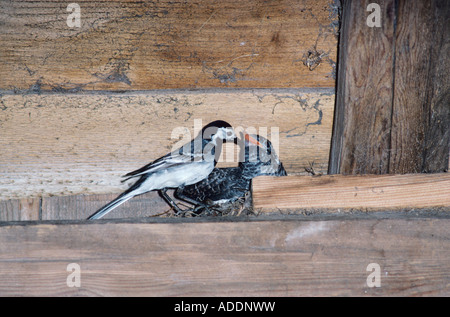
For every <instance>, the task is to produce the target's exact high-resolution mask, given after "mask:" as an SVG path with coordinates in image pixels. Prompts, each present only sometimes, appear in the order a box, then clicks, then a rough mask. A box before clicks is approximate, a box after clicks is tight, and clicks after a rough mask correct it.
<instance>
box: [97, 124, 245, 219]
mask: <svg viewBox="0 0 450 317" xmlns="http://www.w3.org/2000/svg"><path fill="white" fill-rule="evenodd" d="M235 140H236V135H235V132H234V130H233V128H232V127H231V125H230V124H229V123H228V122H225V121H222V120H217V121H214V122H211V123H209V124H208V125H206V126H205V127H204V128H203V129H202V131H201V133H199V135H198V136H197V137H196V138H194V139H193V140H192V141H191V142H190V143H187V144H185V145H184V146H182V147H181V148H179V149H177V150H175V151H172V152H170V153H168V154H167V155H164V156H163V157H160V158H159V159H157V160H155V161H153V162H151V163H149V164H147V165H145V166H143V167H142V168H140V169H138V170H135V171H133V172H130V173H128V174H126V175H124V177H126V179H125V180H124V181H126V180H128V179H130V178H135V177H139V179H138V180H137V181H136V182H135V183H134V184H133V185H132V186H131V187H130V188H129V189H127V190H126V191H125V192H123V193H122V194H121V195H119V196H118V197H117V198H116V199H114V200H113V201H111V202H110V203H108V204H107V205H105V206H104V207H102V208H100V209H99V210H97V211H96V212H95V213H94V214H93V215H91V216H90V217H89V218H88V219H100V218H102V217H103V216H105V215H106V214H107V213H109V212H110V211H111V210H113V209H114V208H116V207H118V206H119V205H121V204H123V203H124V202H126V201H127V200H129V199H130V198H133V197H134V196H137V195H141V194H144V193H147V192H149V191H154V190H157V191H159V192H160V194H161V195H162V197H163V198H164V199H165V200H166V202H167V203H168V204H169V205H170V206H171V207H172V208H174V209H175V210H176V211H177V213H179V212H180V211H181V210H180V209H179V208H178V206H177V205H176V204H175V202H174V201H173V200H172V199H171V198H170V197H169V196H168V195H167V193H166V191H167V189H169V188H178V187H181V188H182V187H183V186H186V185H191V184H195V183H198V182H199V181H201V180H203V179H205V178H206V177H208V175H209V174H210V173H211V172H212V171H213V169H214V166H215V165H216V157H218V155H219V153H220V150H221V147H222V142H226V141H235Z"/></svg>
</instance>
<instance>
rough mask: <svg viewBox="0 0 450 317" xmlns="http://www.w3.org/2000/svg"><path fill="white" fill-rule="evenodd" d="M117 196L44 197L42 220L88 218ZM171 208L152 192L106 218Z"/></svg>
mask: <svg viewBox="0 0 450 317" xmlns="http://www.w3.org/2000/svg"><path fill="white" fill-rule="evenodd" d="M116 197H117V194H103V195H72V196H53V197H43V198H42V220H74V219H87V218H88V217H89V216H90V215H92V214H93V213H94V212H95V211H96V210H98V209H99V208H100V207H102V206H104V205H106V204H107V203H108V202H110V201H111V200H113V199H114V198H116ZM169 209H170V207H169V206H168V205H167V204H166V203H165V202H164V200H163V199H162V198H161V197H159V195H158V193H156V192H150V193H147V194H143V195H140V196H136V197H134V198H133V199H131V200H129V201H127V202H125V203H124V204H123V205H121V206H119V207H117V208H116V209H114V211H112V212H110V213H109V214H108V215H106V216H105V217H104V218H105V219H114V218H127V219H132V218H145V217H152V216H153V217H154V216H157V215H159V214H163V213H164V212H166V211H169ZM11 220H12V219H11ZM9 221H10V220H9Z"/></svg>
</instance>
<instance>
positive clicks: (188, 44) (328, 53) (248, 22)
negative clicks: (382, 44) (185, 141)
mask: <svg viewBox="0 0 450 317" xmlns="http://www.w3.org/2000/svg"><path fill="white" fill-rule="evenodd" d="M77 3H78V4H79V5H80V9H81V16H80V27H71V26H69V25H68V23H67V19H68V18H69V15H70V14H71V12H67V6H68V3H63V2H48V1H42V0H38V1H35V0H33V1H8V2H5V3H3V5H2V30H1V32H0V42H1V43H2V45H1V47H0V56H2V58H1V59H0V89H7V90H15V91H17V90H19V91H23V90H26V91H32V92H40V91H43V90H51V91H56V92H67V91H70V92H75V91H80V90H120V91H123V90H146V89H167V88H207V87H239V88H245V87H246V88H271V87H273V88H283V87H284V88H287V87H334V84H335V80H334V78H333V74H332V73H333V72H334V67H335V61H336V51H337V37H336V34H337V28H336V24H337V14H334V13H333V10H334V11H335V10H336V9H335V8H334V7H332V5H331V4H332V2H331V1H330V0H320V1H317V0H305V1H301V2H298V1H296V0H287V1H283V2H280V1H270V2H261V1H258V0H247V1H240V0H227V1H218V2H211V1H209V0H196V1H189V2H185V1H181V2H180V1H153V2H145V1H144V2H139V1H125V0H123V1H96V0H92V1H78V2H77ZM308 65H309V66H308Z"/></svg>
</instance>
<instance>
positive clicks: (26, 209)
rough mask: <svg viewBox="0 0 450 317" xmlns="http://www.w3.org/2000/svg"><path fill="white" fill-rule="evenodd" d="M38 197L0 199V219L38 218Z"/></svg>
mask: <svg viewBox="0 0 450 317" xmlns="http://www.w3.org/2000/svg"><path fill="white" fill-rule="evenodd" d="M40 205H41V199H40V198H22V199H11V200H3V201H1V200H0V221H26V220H39V217H40Z"/></svg>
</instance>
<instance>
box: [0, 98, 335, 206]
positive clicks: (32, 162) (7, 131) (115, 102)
mask: <svg viewBox="0 0 450 317" xmlns="http://www.w3.org/2000/svg"><path fill="white" fill-rule="evenodd" d="M0 100H1V105H2V106H0V107H1V108H0V109H1V110H0V134H1V136H2V137H1V138H0V148H1V149H2V151H1V154H0V187H2V190H1V191H0V200H4V199H19V198H24V197H39V196H50V195H58V196H61V195H75V194H106V193H108V194H114V193H119V192H121V191H122V190H124V189H125V188H128V184H122V183H121V182H120V181H121V177H120V176H121V175H124V174H126V173H127V172H129V171H132V170H134V169H136V168H139V167H141V166H143V165H145V164H147V163H148V162H150V161H152V160H154V159H156V158H158V157H160V156H162V155H164V154H166V153H167V152H169V151H170V150H172V147H173V146H181V145H183V144H184V142H183V137H184V136H183V133H189V134H190V137H189V138H187V139H186V140H185V142H187V141H190V140H191V137H194V124H195V123H196V121H195V120H201V122H202V123H200V125H199V126H198V127H197V128H198V130H197V131H199V130H200V129H201V127H202V125H205V124H207V123H209V122H210V121H213V120H217V119H219V118H220V119H222V120H226V121H228V122H230V124H232V125H233V126H234V127H235V128H236V129H237V128H239V127H241V128H254V129H253V131H254V132H256V133H262V134H263V133H267V134H266V135H267V136H268V137H269V139H272V142H274V145H276V138H272V137H271V134H272V133H275V132H277V130H278V132H279V145H278V151H277V152H278V154H279V156H280V158H281V160H282V161H283V163H284V165H285V167H286V169H287V171H288V172H289V173H299V172H304V167H307V166H309V162H314V163H315V164H314V167H315V168H316V169H317V170H318V171H326V169H327V163H328V153H329V146H330V139H331V129H332V127H331V126H332V116H333V104H334V94H333V92H332V90H315V91H314V90H296V91H290V90H270V91H269V90H258V91H253V90H248V91H247V90H237V91H232V92H231V91H208V92H205V91H166V92H163V91H158V92H145V93H143V92H139V93H124V94H102V93H92V94H64V95H60V94H40V95H37V94H30V95H12V94H5V95H2V96H0ZM199 122H200V121H199ZM249 131H252V130H251V129H250V130H249ZM172 133H173V135H172ZM180 133H181V134H180ZM195 133H197V132H195ZM186 136H189V135H188V134H186ZM180 142H181V143H180ZM235 158H237V156H235V157H234V158H233V156H231V157H228V156H226V155H225V156H224V160H225V161H226V160H227V159H228V160H231V161H233V159H235ZM225 163H226V162H225ZM221 164H222V163H221ZM225 165H226V164H225ZM220 166H223V165H220Z"/></svg>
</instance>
